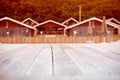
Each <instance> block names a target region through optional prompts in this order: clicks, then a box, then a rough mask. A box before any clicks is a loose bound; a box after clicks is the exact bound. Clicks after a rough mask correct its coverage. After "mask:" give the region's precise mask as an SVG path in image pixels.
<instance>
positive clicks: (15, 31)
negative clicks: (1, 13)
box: [0, 20, 34, 37]
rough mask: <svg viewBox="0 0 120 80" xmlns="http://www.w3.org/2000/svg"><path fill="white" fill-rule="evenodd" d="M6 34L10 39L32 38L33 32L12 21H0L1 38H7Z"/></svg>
mask: <svg viewBox="0 0 120 80" xmlns="http://www.w3.org/2000/svg"><path fill="white" fill-rule="evenodd" d="M7 25H8V27H7ZM7 32H9V36H10V37H12V36H15V37H23V36H34V30H32V29H30V28H27V27H25V26H22V25H20V24H17V23H14V22H12V21H7V20H4V21H1V22H0V36H3V37H6V36H8V34H7Z"/></svg>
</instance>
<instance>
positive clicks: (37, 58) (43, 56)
mask: <svg viewBox="0 0 120 80" xmlns="http://www.w3.org/2000/svg"><path fill="white" fill-rule="evenodd" d="M0 80H120V43H103V44H94V43H92V44H89V43H88V44H0Z"/></svg>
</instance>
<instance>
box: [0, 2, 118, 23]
mask: <svg viewBox="0 0 120 80" xmlns="http://www.w3.org/2000/svg"><path fill="white" fill-rule="evenodd" d="M79 5H81V7H82V8H81V14H82V20H85V19H88V18H91V17H98V18H101V19H102V17H103V16H106V18H112V17H114V18H116V19H117V20H120V0H0V18H2V17H5V16H7V17H11V18H13V19H16V20H19V21H23V20H24V19H26V18H28V17H30V18H32V19H34V20H35V21H37V22H39V23H40V22H43V21H46V20H49V19H52V20H55V21H58V22H63V21H65V20H66V19H68V18H70V17H73V18H75V19H76V20H78V19H79Z"/></svg>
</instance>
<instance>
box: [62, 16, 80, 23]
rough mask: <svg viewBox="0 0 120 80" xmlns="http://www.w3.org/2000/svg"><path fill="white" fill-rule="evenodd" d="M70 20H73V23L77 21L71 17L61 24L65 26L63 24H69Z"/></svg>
mask: <svg viewBox="0 0 120 80" xmlns="http://www.w3.org/2000/svg"><path fill="white" fill-rule="evenodd" d="M70 20H73V21H74V22H76V23H78V21H77V20H76V19H74V18H72V17H71V18H69V19H67V20H65V21H64V22H63V23H62V24H65V23H67V22H69V21H70Z"/></svg>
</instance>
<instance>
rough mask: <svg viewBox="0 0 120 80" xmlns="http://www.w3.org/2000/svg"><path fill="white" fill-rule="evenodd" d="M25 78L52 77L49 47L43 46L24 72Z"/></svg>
mask: <svg viewBox="0 0 120 80" xmlns="http://www.w3.org/2000/svg"><path fill="white" fill-rule="evenodd" d="M26 76H27V77H29V76H32V77H33V78H34V77H41V76H52V59H51V46H50V44H48V45H45V44H44V47H43V48H42V50H41V52H40V53H39V55H38V56H37V57H36V59H35V61H34V63H33V64H32V65H31V67H30V68H29V70H28V71H27V72H26Z"/></svg>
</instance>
